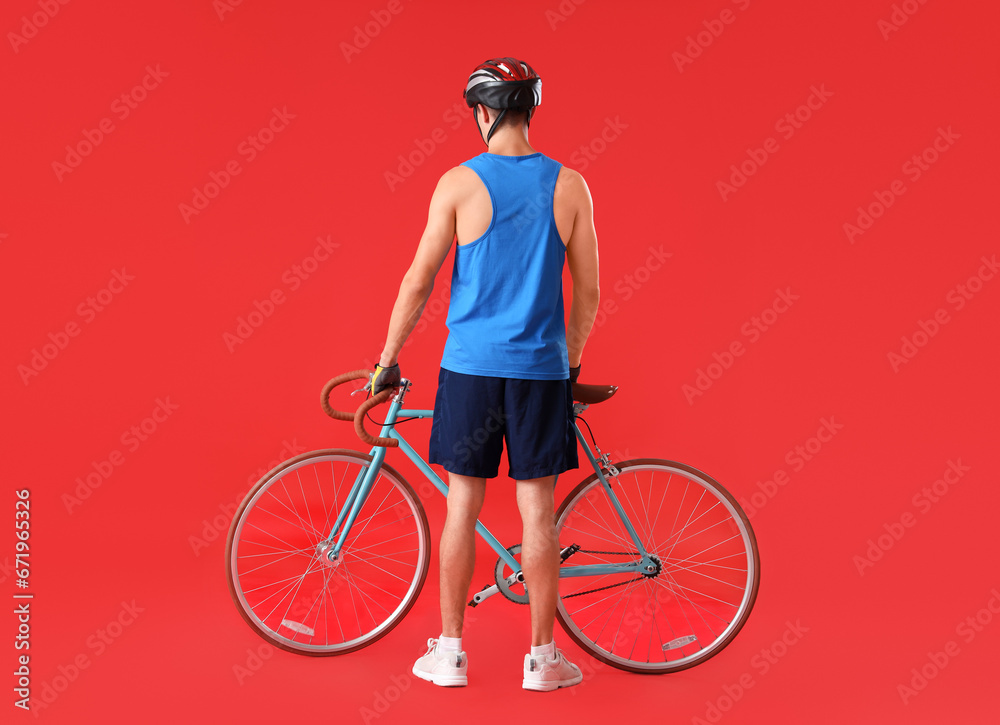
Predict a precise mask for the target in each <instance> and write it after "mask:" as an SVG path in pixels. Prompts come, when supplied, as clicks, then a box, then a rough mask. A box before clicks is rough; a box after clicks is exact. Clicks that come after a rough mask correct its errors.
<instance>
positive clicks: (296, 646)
mask: <svg viewBox="0 0 1000 725" xmlns="http://www.w3.org/2000/svg"><path fill="white" fill-rule="evenodd" d="M370 462H371V456H369V455H367V454H363V453H359V452H358V451H353V450H347V449H326V450H317V451H310V452H308V453H303V454H301V455H299V456H296V457H294V458H291V459H289V460H287V461H284V462H283V463H280V464H279V465H278V466H276V467H275V468H274V469H272V470H271V471H270V472H268V473H267V474H266V475H265V476H264V477H263V478H261V479H260V481H258V482H257V483H256V484H255V485H254V487H253V488H252V489H251V490H250V492H249V493H248V494H247V496H246V498H245V499H244V500H243V502H242V504H241V505H240V507H239V509H238V510H237V512H236V514H235V515H234V517H233V522H232V524H231V526H230V529H229V536H228V538H227V540H226V578H227V581H228V583H229V592H230V595H231V596H232V598H233V602H234V603H235V604H236V606H237V609H238V610H239V612H240V614H241V616H242V617H243V619H244V620H245V621H246V622H247V624H249V625H250V627H251V628H252V629H253V630H254V631H255V632H257V634H259V635H260V636H261V637H263V638H264V639H265V640H267V641H268V642H269V643H271V644H272V645H274V646H275V647H279V648H281V649H283V650H286V651H289V652H294V653H297V654H303V655H311V656H329V655H337V654H346V653H348V652H353V651H355V650H358V649H361V648H362V647H366V646H368V645H370V644H372V643H373V642H375V641H377V640H379V639H381V638H382V637H384V636H385V635H386V634H388V633H389V632H390V631H391V630H392V629H393V628H394V627H395V626H396V625H397V624H399V622H400V621H401V620H402V619H403V617H404V616H405V615H406V613H407V612H408V611H409V610H410V608H411V607H412V606H413V603H414V602H415V601H416V599H417V596H418V595H419V593H420V590H421V589H422V588H423V585H424V581H425V579H426V577H427V568H428V564H429V562H430V530H429V528H428V525H427V516H426V514H425V512H424V508H423V506H422V504H421V503H420V500H419V498H418V497H417V495H416V493H415V492H414V491H413V488H412V487H411V486H410V484H409V483H407V482H406V480H405V479H404V478H403V477H402V476H401V475H399V473H397V472H396V471H395V470H394V469H393V468H392V467H391V466H388V465H387V464H385V463H383V464H382V467H381V470H380V471H379V475H378V478H377V479H376V481H375V483H374V484H373V485H372V490H371V492H370V493H369V496H368V498H367V500H366V501H365V504H364V506H363V507H362V508H361V510H360V512H359V514H358V517H357V520H356V521H355V522H354V525H353V527H352V529H351V534H350V536H349V538H348V539H347V540H346V541H345V544H344V548H343V549H342V551H341V556H340V557H339V559H338V563H337V565H336V566H334V565H333V564H330V563H328V562H329V559H327V558H325V557H324V556H323V554H322V552H321V550H320V548H319V544H320V542H322V541H323V539H325V538H326V536H327V535H328V534H329V529H330V528H332V524H333V522H334V521H336V515H337V513H338V512H339V511H340V509H341V508H342V506H343V504H344V501H345V499H346V497H347V494H348V492H349V491H350V489H351V486H352V485H353V483H354V481H355V480H356V478H357V476H358V474H359V472H360V471H361V469H362V466H366V465H367V464H368V463H370ZM386 502H389V503H388V505H386ZM316 521H321V522H322V523H321V524H319V525H317V524H316ZM377 532H378V536H375V534H376V533H377ZM383 544H390V545H391V548H393V549H400V551H398V552H397V551H393V552H391V554H385V553H379V547H380V546H382V545H383ZM373 551H374V553H373ZM373 562H377V563H373ZM345 594H346V596H345ZM373 607H374V608H375V609H376V612H379V610H382V612H384V615H383V614H382V613H380V612H379V613H377V614H376V613H373V612H372V609H373ZM278 610H282V611H278ZM321 615H322V621H321ZM362 620H364V621H362ZM334 624H336V627H335V626H334Z"/></svg>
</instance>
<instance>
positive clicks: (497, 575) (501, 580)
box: [493, 544, 528, 604]
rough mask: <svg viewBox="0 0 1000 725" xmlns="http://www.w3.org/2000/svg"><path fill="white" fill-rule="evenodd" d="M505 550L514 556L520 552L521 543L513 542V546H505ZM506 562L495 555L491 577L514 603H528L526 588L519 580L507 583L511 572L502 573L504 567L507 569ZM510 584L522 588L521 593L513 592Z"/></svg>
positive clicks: (502, 592) (501, 591)
mask: <svg viewBox="0 0 1000 725" xmlns="http://www.w3.org/2000/svg"><path fill="white" fill-rule="evenodd" d="M507 551H508V552H509V553H510V554H511V556H516V555H517V554H520V553H521V545H520V544H514V546H509V547H507ZM509 568H510V567H509V566H507V562H505V561H504V560H503V559H502V558H500V557H497V565H496V567H495V568H494V570H493V578H494V579H495V580H496V583H497V587H498V588H499V589H500V593H501V594H503V595H504V597H506V598H507V599H509V600H510V601H512V602H514V603H516V604H527V603H528V588H527V587H526V586H524V584H522V583H520V582H516V581H515V582H514V584H513V585H511V584H508V583H507V577H508V576H510V575H511V574H512V573H513V572H508V573H506V574H505V573H504V570H505V569H509ZM511 586H515V587H520V588H522V589H524V592H523V593H519V592H515V591H514V590H512V589H511Z"/></svg>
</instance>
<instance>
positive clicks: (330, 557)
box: [316, 541, 344, 571]
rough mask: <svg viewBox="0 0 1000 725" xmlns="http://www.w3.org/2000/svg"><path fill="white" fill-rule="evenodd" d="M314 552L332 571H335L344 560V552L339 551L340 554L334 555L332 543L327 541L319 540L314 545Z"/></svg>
mask: <svg viewBox="0 0 1000 725" xmlns="http://www.w3.org/2000/svg"><path fill="white" fill-rule="evenodd" d="M316 554H317V555H318V556H319V560H320V561H321V562H322V563H323V564H324V565H325V566H328V567H330V568H331V569H333V570H334V571H336V570H337V569H338V568H339V567H340V565H341V563H342V562H343V561H344V552H343V551H341V552H340V556H334V553H333V544H332V543H330V542H327V541H324V542H321V543H320V544H319V545H318V546H317V547H316Z"/></svg>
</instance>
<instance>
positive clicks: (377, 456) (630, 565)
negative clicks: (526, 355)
mask: <svg viewBox="0 0 1000 725" xmlns="http://www.w3.org/2000/svg"><path fill="white" fill-rule="evenodd" d="M409 387H410V381H409V380H407V379H405V378H404V379H403V380H402V381H401V387H400V389H399V392H398V393H397V394H396V395H395V396H394V397H393V399H392V402H391V403H390V405H389V411H388V413H387V414H386V418H385V424H384V425H383V426H382V431H381V433H380V435H381V436H382V437H386V438H395V439H396V440H397V441H399V449H400V450H401V451H403V453H405V454H406V457H407V458H409V459H410V460H411V461H413V463H414V465H416V466H417V468H418V469H420V472H421V473H423V474H424V476H425V477H426V478H427V480H428V481H430V482H431V483H432V484H433V485H434V487H435V488H436V489H437V490H438V491H440V492H441V494H442V495H443V496H445V497H446V498H447V496H448V486H447V484H445V482H444V481H442V480H441V478H440V477H439V476H438V475H437V474H436V473H435V472H434V470H433V469H432V468H431V467H430V466H429V465H428V464H427V462H426V461H424V459H423V458H421V456H420V454H419V453H417V452H416V451H415V450H413V447H412V446H411V445H410V444H409V443H407V442H406V440H405V439H404V438H403V437H402V436H401V435H400V434H399V433H398V432H397V431H396V430H395V427H394V426H395V424H396V420H397V419H398V418H399V416H400V415H404V416H407V417H413V418H430V417H431V416H433V415H434V411H433V410H404V409H403V407H402V406H403V398H404V397H405V395H406V391H407V390H409ZM578 405H579V404H578ZM583 407H584V408H585V407H586V406H583ZM573 429H574V430H575V431H576V437H577V440H579V441H580V444H581V445H582V446H583V451H584V453H585V454H586V455H587V460H589V461H590V465H591V467H593V469H594V471H595V472H596V473H597V477H598V479H599V480H600V481H601V486H602V487H603V488H604V492H605V493H606V494H607V496H608V499H609V500H610V501H611V504H612V506H614V509H615V511H616V512H617V513H618V518H619V519H620V520H621V522H622V525H623V526H624V527H625V530H626V531H627V532H628V535H629V537H630V538H631V539H632V543H633V544H634V546H635V551H637V552H639V556H640V557H641V558H637V559H635V560H633V561H630V562H622V563H613V564H612V563H607V564H587V565H581V566H572V565H565V564H564V565H563V566H561V567H560V569H559V576H560V577H575V576H602V575H605V574H623V573H628V572H632V571H634V572H636V573H638V572H640V571H642V570H643V569H645V568H646V567H653V566H655V564H654V562H653V560H652V559H650V557H649V553H648V552H647V551H646V548H645V546H644V545H643V543H642V540H641V539H640V538H639V535H638V534H637V533H636V531H635V528H634V527H633V526H632V522H631V521H630V520H629V518H628V516H626V514H625V510H624V509H623V508H622V505H621V502H620V501H619V500H618V496H616V495H615V492H614V489H613V488H612V487H611V484H610V483H608V479H607V478H605V476H604V471H603V470H602V466H601V464H600V462H599V461H598V459H597V458H596V457H595V456H594V453H593V452H592V451H591V450H590V446H589V445H588V444H587V441H586V440H585V439H584V437H583V434H582V433H581V432H580V427H579V426H578V425H577V424H576V422H575V421H574V423H573ZM385 451H386V449H385V448H384V447H383V446H373V447H372V449H371V451H370V455H371V457H372V460H371V463H370V464H368V465H367V466H363V467H362V468H361V470H360V471H359V472H358V476H357V478H356V479H355V481H354V485H353V486H352V487H351V490H350V492H349V493H348V495H347V500H346V501H345V502H344V506H343V507H342V508H341V510H340V513H339V514H338V516H337V520H336V522H335V523H334V524H333V528H332V529H331V531H330V535H329V536H328V537H327V538H326V542H327V543H330V542H333V541H334V539H336V543H335V544H334V546H333V550H332V551H330V552H328V555H329V556H330V557H331V558H337V557H338V556H340V551H341V548H342V547H343V546H344V542H345V541H346V540H347V537H348V535H349V534H350V532H351V527H352V526H353V525H354V521H355V519H356V518H357V517H358V513H360V511H361V507H362V506H363V505H364V503H365V501H366V500H367V498H368V494H369V493H370V492H371V489H372V486H373V485H374V484H375V480H376V479H377V478H378V474H379V471H380V470H381V468H382V461H383V460H385ZM338 532H339V535H338ZM476 533H478V534H479V535H480V536H481V537H482V538H483V540H484V541H485V542H486V543H487V544H489V546H490V548H491V549H493V551H495V552H496V553H497V556H499V557H500V558H501V559H503V560H504V562H505V563H506V564H507V566H509V567H510V569H511V571H512V572H513V573H515V574H516V573H517V572H520V571H521V564H520V562H518V561H517V559H515V558H514V557H513V555H512V554H511V553H510V552H509V551H507V549H506V548H504V546H503V544H501V543H500V542H499V541H498V540H497V538H496V537H495V536H494V535H493V534H492V533H491V532H490V530H489V529H487V528H486V527H485V526H484V525H483V523H482V522H481V521H479V519H476ZM648 570H650V571H651V570H652V569H651V568H650V569H648Z"/></svg>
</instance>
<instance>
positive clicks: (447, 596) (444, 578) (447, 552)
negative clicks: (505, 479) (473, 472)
mask: <svg viewBox="0 0 1000 725" xmlns="http://www.w3.org/2000/svg"><path fill="white" fill-rule="evenodd" d="M485 497H486V479H485V478H474V477H472V476H460V475H458V474H455V473H449V474H448V515H447V516H446V517H445V521H444V530H443V531H442V532H441V634H443V635H444V636H445V637H461V636H462V622H463V619H464V617H465V606H466V604H467V602H468V599H469V586H470V585H471V584H472V570H473V568H474V567H475V565H476V535H475V531H476V519H477V518H479V512H480V510H482V508H483V500H484V499H485ZM553 616H555V610H554V609H553ZM551 629H552V628H551V626H550V627H549V630H550V631H551Z"/></svg>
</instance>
